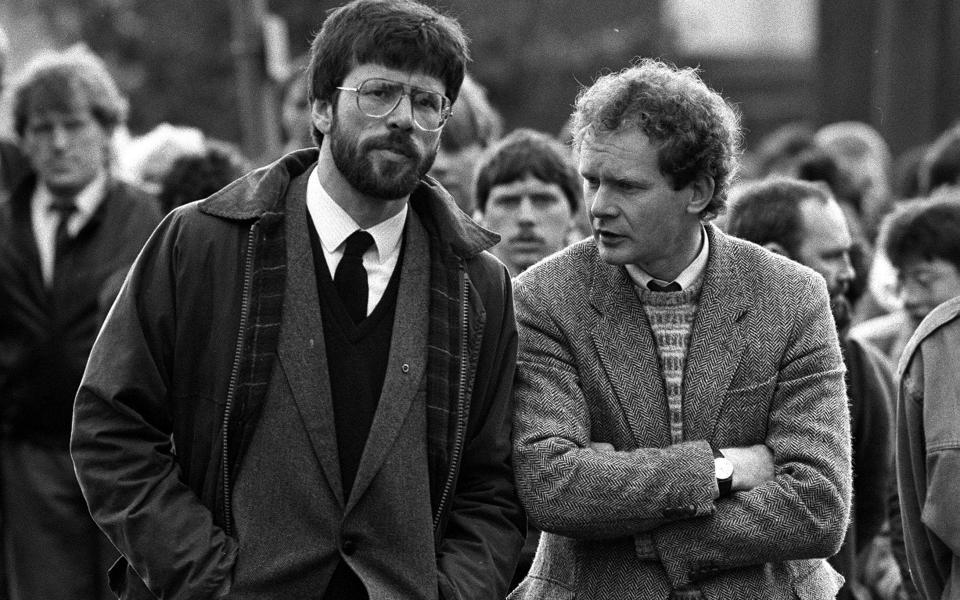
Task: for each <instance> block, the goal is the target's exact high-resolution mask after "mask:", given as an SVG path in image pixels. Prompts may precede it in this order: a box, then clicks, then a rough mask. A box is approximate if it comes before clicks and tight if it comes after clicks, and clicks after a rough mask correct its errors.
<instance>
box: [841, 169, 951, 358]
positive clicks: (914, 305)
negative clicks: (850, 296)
mask: <svg viewBox="0 0 960 600" xmlns="http://www.w3.org/2000/svg"><path fill="white" fill-rule="evenodd" d="M878 248H879V251H880V252H883V253H884V255H885V256H886V258H887V260H889V261H890V264H891V265H892V266H893V268H894V271H895V273H896V282H897V295H898V298H899V301H900V304H901V308H899V309H898V310H896V311H894V312H892V313H890V314H887V315H883V316H879V317H874V318H873V319H869V320H867V321H864V322H862V323H859V324H857V325H856V326H854V327H853V328H852V329H851V335H854V336H856V337H858V338H859V339H862V340H864V341H866V342H869V343H871V344H873V345H874V346H875V347H876V348H878V349H879V350H880V351H881V352H882V353H883V354H884V355H885V356H886V357H887V359H888V360H889V362H890V365H891V367H892V368H895V367H896V365H897V364H898V363H899V361H900V360H901V357H902V355H903V350H904V348H905V347H906V345H907V341H908V340H909V339H910V336H911V335H913V332H914V330H916V328H917V326H918V325H919V324H920V321H922V320H923V319H924V318H925V317H926V316H927V315H928V314H930V311H932V310H933V309H934V308H935V307H937V306H938V305H939V304H941V303H943V302H946V301H947V300H949V299H951V298H953V297H955V296H960V191H957V190H955V189H950V188H947V189H945V190H943V191H941V192H940V193H939V194H938V195H937V197H936V198H932V199H925V200H910V201H907V202H904V203H902V204H901V205H900V206H898V207H897V209H896V210H894V211H893V212H892V213H890V214H889V215H888V216H887V217H886V218H885V219H884V221H883V223H882V224H881V227H880V236H879V243H878Z"/></svg>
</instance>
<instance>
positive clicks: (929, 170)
mask: <svg viewBox="0 0 960 600" xmlns="http://www.w3.org/2000/svg"><path fill="white" fill-rule="evenodd" d="M918 177H919V180H920V191H921V192H922V193H925V194H929V193H931V192H933V191H934V190H936V189H937V188H939V187H940V186H943V185H957V184H960V123H957V124H955V125H954V126H953V127H951V128H950V129H947V130H946V131H944V132H943V133H942V134H941V135H940V137H938V138H937V139H936V141H935V142H934V143H933V145H932V146H930V149H929V150H927V152H926V154H925V155H924V157H923V159H922V162H921V165H920V172H919V173H918Z"/></svg>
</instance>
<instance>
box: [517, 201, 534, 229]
mask: <svg viewBox="0 0 960 600" xmlns="http://www.w3.org/2000/svg"><path fill="white" fill-rule="evenodd" d="M517 221H519V222H521V223H530V224H533V223H536V222H537V215H536V211H535V210H534V208H533V202H531V201H530V196H523V197H522V198H520V206H518V207H517Z"/></svg>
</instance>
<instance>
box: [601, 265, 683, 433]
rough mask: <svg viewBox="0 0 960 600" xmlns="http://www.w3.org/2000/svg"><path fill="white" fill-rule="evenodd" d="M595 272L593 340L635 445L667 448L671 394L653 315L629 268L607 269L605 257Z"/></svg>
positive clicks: (609, 267) (611, 267) (610, 267)
mask: <svg viewBox="0 0 960 600" xmlns="http://www.w3.org/2000/svg"><path fill="white" fill-rule="evenodd" d="M593 267H594V268H593V269H592V272H593V282H592V284H591V291H590V303H591V305H592V306H593V308H594V310H596V311H597V323H596V326H595V327H593V328H592V335H593V341H594V345H595V346H596V349H597V354H598V356H599V357H600V362H601V364H602V366H603V369H604V371H606V374H607V379H608V381H609V382H610V385H611V387H612V388H613V391H614V394H615V396H616V399H617V401H618V402H619V404H620V407H621V409H622V410H623V414H624V417H625V418H626V421H627V423H628V424H629V426H630V430H631V431H632V432H633V435H634V438H635V439H634V440H633V442H634V444H636V445H640V446H650V445H657V446H658V447H663V446H667V445H669V444H670V430H669V418H668V414H667V399H666V392H665V390H664V384H663V377H662V376H661V374H660V359H659V358H658V355H657V345H656V342H655V341H654V339H653V334H652V332H651V331H650V324H649V321H648V320H647V315H646V313H645V312H644V310H643V307H642V306H641V305H640V301H639V300H638V299H637V294H636V292H635V291H634V289H633V283H632V281H631V279H630V277H629V275H627V273H626V270H625V269H623V268H622V267H614V266H611V265H607V264H606V263H604V262H603V260H602V259H600V257H599V255H597V256H596V257H595V259H594V265H593Z"/></svg>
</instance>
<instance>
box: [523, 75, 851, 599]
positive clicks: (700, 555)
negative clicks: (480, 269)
mask: <svg viewBox="0 0 960 600" xmlns="http://www.w3.org/2000/svg"><path fill="white" fill-rule="evenodd" d="M573 132H574V145H575V147H576V149H577V150H578V156H579V172H580V175H581V176H582V178H583V181H584V182H583V188H584V201H585V202H586V204H587V206H588V207H589V212H590V217H591V224H592V227H593V237H592V238H590V239H587V240H584V241H583V242H580V243H578V244H574V245H573V246H570V247H569V248H567V249H566V250H564V251H562V252H560V253H559V254H556V255H554V256H552V257H550V258H548V259H547V260H545V261H543V262H541V263H539V264H537V265H534V266H533V267H531V268H530V269H528V270H526V271H525V272H524V273H523V274H522V275H520V276H519V277H518V278H517V279H516V280H515V283H514V287H515V294H516V303H517V321H518V324H519V327H520V350H519V359H518V363H517V371H518V376H517V381H516V384H515V402H516V407H515V414H514V438H513V439H514V469H515V473H516V478H517V487H518V491H519V494H520V498H521V501H522V502H523V504H524V507H525V508H526V510H527V514H528V516H529V519H530V521H531V523H532V524H533V525H535V526H537V527H539V528H540V529H542V530H543V531H544V532H545V533H544V535H543V537H542V539H541V542H540V546H539V548H538V551H537V556H536V558H535V559H534V563H533V566H532V568H531V570H530V573H529V575H528V577H527V578H526V579H525V580H524V581H523V582H522V583H521V584H520V586H519V587H518V588H517V589H516V590H515V591H514V592H513V594H512V596H511V598H512V599H513V600H517V599H532V598H543V597H550V598H560V597H577V598H611V599H612V598H658V599H660V598H671V599H679V598H709V599H710V600H715V599H730V600H733V599H742V598H794V597H801V598H827V597H833V595H834V594H835V593H836V592H837V590H838V589H839V587H840V584H841V583H842V577H840V576H839V575H838V574H837V573H836V572H835V571H834V570H833V569H832V568H831V567H830V566H829V565H828V564H827V562H826V561H825V560H823V558H824V557H828V556H831V555H832V554H834V553H836V551H837V549H838V548H839V546H840V543H841V542H842V540H843V537H844V532H845V531H846V526H847V520H848V518H849V510H850V490H851V474H850V470H851V464H850V425H849V414H848V410H847V403H846V396H845V393H844V392H845V390H844V382H843V374H844V370H843V364H842V359H841V355H840V347H839V344H838V341H837V332H836V327H835V325H834V323H833V319H832V317H831V313H830V301H829V296H828V294H827V289H826V285H825V283H824V280H823V278H822V277H819V276H818V275H816V274H815V273H814V272H813V271H811V270H810V269H807V268H805V267H802V266H800V265H798V264H796V263H794V262H792V261H789V260H786V259H784V258H783V257H780V256H777V255H774V254H772V253H769V252H766V251H764V250H763V249H761V248H760V247H758V246H756V245H753V244H750V243H748V242H743V241H740V240H736V239H734V238H731V237H728V236H727V235H725V234H723V233H722V232H720V231H719V230H717V229H716V228H715V227H714V226H712V225H711V224H710V223H709V220H710V219H711V217H713V216H714V215H716V214H717V212H718V211H720V210H722V209H723V206H724V203H725V200H726V195H727V189H728V187H729V183H730V179H731V177H732V175H733V173H734V170H735V167H736V164H737V159H738V152H739V141H740V132H739V125H738V119H737V116H736V113H735V112H734V111H733V110H732V109H731V107H730V106H729V105H727V103H726V102H724V100H723V98H721V97H720V96H719V95H718V94H717V93H716V92H714V91H712V90H710V89H709V88H708V87H707V86H706V85H705V84H704V83H703V82H702V81H701V80H700V78H699V77H698V76H697V74H696V72H695V71H694V70H692V69H678V68H674V67H671V66H668V65H665V64H663V63H661V62H658V61H654V60H642V61H639V62H637V64H635V65H634V66H633V67H631V68H628V69H626V70H624V71H622V72H619V73H612V74H609V75H605V76H603V77H601V78H600V79H598V80H597V81H596V82H595V83H594V84H593V85H592V86H591V87H590V88H588V89H586V90H584V91H583V92H582V93H581V94H580V96H579V98H578V100H577V104H576V109H575V113H574V121H573Z"/></svg>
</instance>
